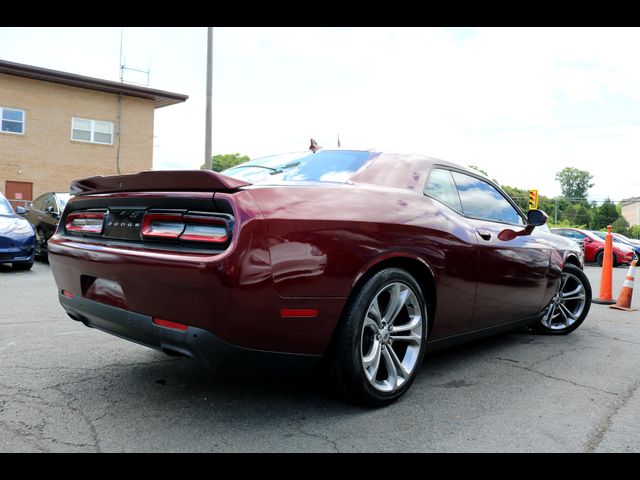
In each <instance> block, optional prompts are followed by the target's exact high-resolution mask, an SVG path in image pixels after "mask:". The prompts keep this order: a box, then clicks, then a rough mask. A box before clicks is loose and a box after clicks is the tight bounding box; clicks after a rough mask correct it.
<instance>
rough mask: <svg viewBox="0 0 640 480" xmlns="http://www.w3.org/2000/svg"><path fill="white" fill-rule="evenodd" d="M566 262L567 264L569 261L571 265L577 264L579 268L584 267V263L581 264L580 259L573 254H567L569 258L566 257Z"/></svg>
mask: <svg viewBox="0 0 640 480" xmlns="http://www.w3.org/2000/svg"><path fill="white" fill-rule="evenodd" d="M564 263H565V265H566V264H567V263H570V264H571V265H575V266H576V267H578V268H582V265H581V264H580V259H579V258H578V257H577V256H575V255H573V254H569V255H567V258H565V259H564Z"/></svg>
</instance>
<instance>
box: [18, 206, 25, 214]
mask: <svg viewBox="0 0 640 480" xmlns="http://www.w3.org/2000/svg"><path fill="white" fill-rule="evenodd" d="M16 213H17V214H18V215H24V214H25V213H27V209H26V208H24V207H21V206H20V205H18V206H17V207H16Z"/></svg>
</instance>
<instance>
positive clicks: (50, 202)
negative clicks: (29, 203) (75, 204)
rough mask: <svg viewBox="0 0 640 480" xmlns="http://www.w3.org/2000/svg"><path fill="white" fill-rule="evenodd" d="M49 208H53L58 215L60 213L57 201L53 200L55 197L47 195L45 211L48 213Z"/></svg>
mask: <svg viewBox="0 0 640 480" xmlns="http://www.w3.org/2000/svg"><path fill="white" fill-rule="evenodd" d="M49 207H51V208H52V209H53V211H54V212H56V213H57V212H58V206H57V205H56V201H55V199H54V198H53V195H47V196H46V197H45V200H44V208H43V210H44V211H46V210H47V208H49Z"/></svg>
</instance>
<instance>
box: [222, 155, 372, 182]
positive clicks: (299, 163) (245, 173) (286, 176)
mask: <svg viewBox="0 0 640 480" xmlns="http://www.w3.org/2000/svg"><path fill="white" fill-rule="evenodd" d="M374 155H375V154H372V153H371V152H362V151H352V150H341V151H319V152H317V153H308V152H302V153H285V154H281V155H273V156H270V157H263V158H258V159H256V160H251V161H250V162H246V163H243V164H241V165H237V166H235V167H232V168H229V169H227V170H223V171H222V172H220V173H222V174H223V175H227V176H228V177H233V178H237V179H240V180H245V181H247V182H251V183H253V184H258V183H274V182H281V181H291V182H336V183H344V182H346V181H347V180H349V179H350V178H351V177H352V176H353V175H354V174H355V173H356V172H357V171H358V170H359V169H360V168H362V167H363V166H364V165H365V164H366V163H367V162H368V161H369V160H371V159H372V158H373V156H374Z"/></svg>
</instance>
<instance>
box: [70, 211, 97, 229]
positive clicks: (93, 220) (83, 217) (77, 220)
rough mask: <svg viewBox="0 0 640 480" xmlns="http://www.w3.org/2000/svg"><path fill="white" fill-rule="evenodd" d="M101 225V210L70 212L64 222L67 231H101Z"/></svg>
mask: <svg viewBox="0 0 640 480" xmlns="http://www.w3.org/2000/svg"><path fill="white" fill-rule="evenodd" d="M103 226H104V213H102V212H83V213H70V214H69V215H67V223H66V224H65V228H66V229H67V231H69V232H79V233H102V228H103Z"/></svg>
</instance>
